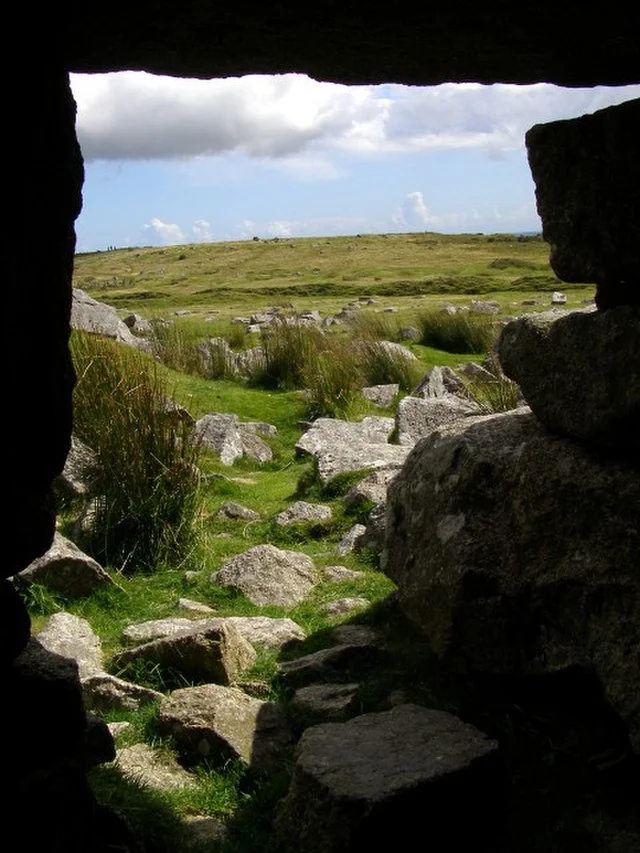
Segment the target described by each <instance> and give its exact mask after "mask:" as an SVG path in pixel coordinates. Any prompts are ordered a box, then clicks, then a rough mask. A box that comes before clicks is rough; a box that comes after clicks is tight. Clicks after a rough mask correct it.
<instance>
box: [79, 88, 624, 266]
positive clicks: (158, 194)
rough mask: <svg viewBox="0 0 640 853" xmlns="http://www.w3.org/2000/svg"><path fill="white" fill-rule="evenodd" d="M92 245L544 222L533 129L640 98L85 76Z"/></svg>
mask: <svg viewBox="0 0 640 853" xmlns="http://www.w3.org/2000/svg"><path fill="white" fill-rule="evenodd" d="M71 86H72V90H73V93H74V97H75V99H76V102H77V107H78V114H77V131H78V138H79V140H80V146H81V149H82V152H83V155H84V159H85V185H84V190H83V211H82V213H81V215H80V217H79V218H78V220H77V222H76V232H77V250H78V251H80V252H82V251H95V250H97V249H105V248H107V247H108V246H118V247H123V246H151V245H154V246H155V245H171V244H179V243H197V242H209V241H216V240H238V239H249V238H251V237H253V236H259V237H288V236H293V237H297V236H329V235H335V234H356V233H379V232H392V231H400V232H406V231H427V230H428V231H441V232H464V231H471V232H486V233H490V232H497V231H516V232H519V231H537V230H539V229H540V220H539V218H538V216H537V213H536V209H535V196H534V185H533V181H532V179H531V175H530V172H529V167H528V165H527V159H526V152H525V148H524V134H525V132H526V130H527V129H528V128H529V127H531V126H532V125H534V124H537V123H539V122H546V121H553V120H556V119H562V118H572V117H574V116H578V115H582V114H584V113H588V112H594V111H595V110H597V109H600V108H602V107H605V106H608V105H609V104H614V103H620V102H621V101H625V100H630V99H631V98H637V97H640V86H626V87H620V88H606V87H598V88H595V89H561V88H558V87H555V86H551V85H548V84H536V85H535V86H514V85H506V84H505V85H502V84H498V85H494V86H481V85H479V84H469V83H465V84H444V85H442V86H436V87H429V88H420V87H407V86H399V85H385V86H342V85H337V84H331V83H324V82H318V81H315V80H312V79H310V78H308V77H306V76H304V75H297V74H285V75H278V76H258V75H254V76H250V77H243V78H226V79H222V80H209V81H203V80H181V79H177V78H168V77H157V76H152V75H149V74H145V73H143V72H121V73H118V74H98V75H72V77H71Z"/></svg>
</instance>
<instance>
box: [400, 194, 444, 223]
mask: <svg viewBox="0 0 640 853" xmlns="http://www.w3.org/2000/svg"><path fill="white" fill-rule="evenodd" d="M391 221H392V222H393V224H394V225H399V226H400V225H406V226H408V227H410V228H420V227H423V226H425V225H431V224H433V221H434V217H433V216H432V215H431V214H430V213H429V209H428V208H427V206H426V204H425V203H424V198H423V197H422V193H421V192H417V191H416V192H412V193H407V195H406V196H405V199H404V201H403V202H402V205H401V206H400V207H398V208H396V210H395V211H394V212H393V214H392V216H391Z"/></svg>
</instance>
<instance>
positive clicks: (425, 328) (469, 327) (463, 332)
mask: <svg viewBox="0 0 640 853" xmlns="http://www.w3.org/2000/svg"><path fill="white" fill-rule="evenodd" d="M417 320H418V328H419V330H420V343H421V344H423V345H424V346H428V347H433V348H434V349H440V350H444V351H445V352H453V353H461V354H464V353H484V352H488V351H489V350H490V349H491V348H492V347H493V345H494V343H495V341H496V338H497V336H498V331H499V326H498V324H497V323H496V322H495V320H493V319H492V318H491V317H487V316H485V315H482V314H472V313H470V312H468V311H458V312H456V313H455V314H447V313H446V312H445V311H424V312H422V313H421V314H419V315H418V318H417Z"/></svg>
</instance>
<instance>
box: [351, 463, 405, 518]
mask: <svg viewBox="0 0 640 853" xmlns="http://www.w3.org/2000/svg"><path fill="white" fill-rule="evenodd" d="M399 470H400V469H399V468H384V469H382V470H380V471H372V472H371V473H370V474H368V475H367V476H366V477H365V478H364V479H363V480H360V482H359V483H356V485H355V486H352V488H351V489H349V491H348V492H347V494H346V495H345V496H344V505H345V506H346V507H347V508H349V509H354V508H355V507H357V506H360V505H361V504H363V503H364V502H365V501H370V502H371V503H373V504H378V503H381V502H382V501H384V500H385V499H386V497H387V487H388V485H389V483H390V482H391V480H393V478H394V477H395V476H396V474H397V473H398V471H399Z"/></svg>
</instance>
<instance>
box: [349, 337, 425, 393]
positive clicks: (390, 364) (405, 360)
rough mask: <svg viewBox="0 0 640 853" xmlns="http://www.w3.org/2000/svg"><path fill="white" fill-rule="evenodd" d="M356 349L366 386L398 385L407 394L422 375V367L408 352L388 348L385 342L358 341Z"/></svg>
mask: <svg viewBox="0 0 640 853" xmlns="http://www.w3.org/2000/svg"><path fill="white" fill-rule="evenodd" d="M358 349H359V352H360V357H361V359H362V370H363V373H364V378H365V382H366V384H367V385H390V384H398V385H399V386H400V389H401V390H402V391H406V392H407V393H408V392H410V391H411V389H412V388H415V386H416V385H417V384H418V382H419V381H420V379H421V378H422V376H423V374H424V367H423V366H422V365H421V364H420V362H418V361H416V360H415V359H413V358H412V357H411V352H410V350H407V352H406V354H405V353H404V352H402V350H399V349H394V348H392V347H390V346H388V342H387V341H377V340H364V341H359V342H358Z"/></svg>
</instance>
